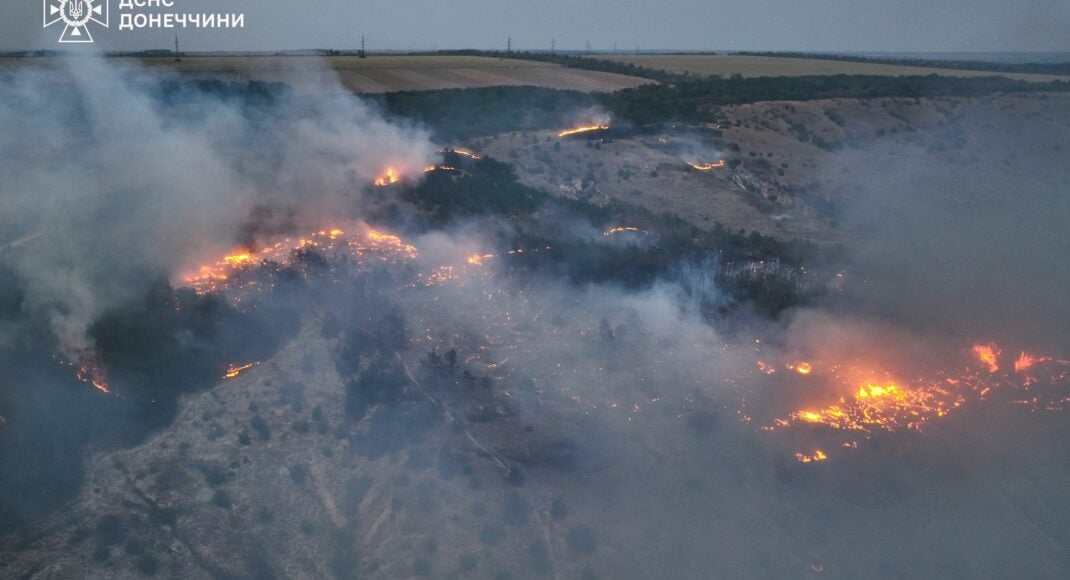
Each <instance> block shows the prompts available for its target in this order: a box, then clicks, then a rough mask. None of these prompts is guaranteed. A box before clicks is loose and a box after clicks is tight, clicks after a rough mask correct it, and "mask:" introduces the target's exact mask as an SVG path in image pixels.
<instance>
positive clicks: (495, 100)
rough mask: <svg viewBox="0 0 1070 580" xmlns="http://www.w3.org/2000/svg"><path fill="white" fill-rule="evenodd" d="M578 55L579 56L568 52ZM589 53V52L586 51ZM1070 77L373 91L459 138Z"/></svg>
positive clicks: (1059, 84)
mask: <svg viewBox="0 0 1070 580" xmlns="http://www.w3.org/2000/svg"><path fill="white" fill-rule="evenodd" d="M563 58H574V57H563ZM579 60H584V61H585V60H587V59H579ZM1067 91H1070V82H1067V81H1052V82H1043V83H1035V82H1026V81H1018V80H1012V79H1008V78H1006V77H1001V76H991V77H974V78H959V77H945V76H939V75H936V74H933V75H927V76H909V77H888V76H855V75H850V76H849V75H835V76H827V75H826V76H820V75H815V76H802V77H757V78H742V77H739V76H735V77H731V78H719V77H704V78H699V77H678V78H676V79H674V80H673V82H671V83H661V84H650V85H644V86H641V87H637V88H634V89H624V90H621V91H617V92H615V93H601V94H586V93H580V92H576V91H559V90H553V89H544V88H535V87H490V88H477V89H449V90H442V91H419V92H401V93H390V94H386V95H377V96H373V97H368V98H369V99H370V100H372V101H375V102H378V103H380V104H381V105H382V106H383V108H384V110H385V111H386V112H387V113H389V114H391V115H396V116H401V117H407V118H410V119H415V120H417V121H419V122H421V123H424V124H425V125H427V126H428V127H430V128H431V129H433V130H434V131H435V133H436V134H437V135H438V136H439V137H441V138H448V139H457V138H462V139H463V138H469V137H479V136H488V135H495V134H499V133H505V132H510V131H530V130H537V129H547V128H555V127H566V126H569V125H571V124H573V123H574V122H575V121H576V120H577V119H576V118H575V115H576V114H577V112H580V111H583V110H584V109H589V108H591V107H598V108H601V109H603V110H605V111H606V112H608V113H610V114H611V115H612V116H613V120H614V123H615V124H618V125H631V126H633V127H653V126H658V125H661V124H665V123H673V122H685V123H701V122H711V121H713V120H715V118H716V109H717V107H719V106H724V105H737V104H745V103H755V102H762V101H810V100H817V99H833V98H842V99H873V98H890V97H900V98H923V97H977V96H983V95H991V94H997V93H1037V92H1067Z"/></svg>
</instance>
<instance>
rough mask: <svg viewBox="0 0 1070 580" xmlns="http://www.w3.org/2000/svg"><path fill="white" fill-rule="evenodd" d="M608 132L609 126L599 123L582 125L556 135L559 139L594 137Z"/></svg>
mask: <svg viewBox="0 0 1070 580" xmlns="http://www.w3.org/2000/svg"><path fill="white" fill-rule="evenodd" d="M608 130H609V125H608V124H606V123H599V124H595V125H583V126H580V127H573V128H571V129H565V130H564V131H561V132H559V133H558V134H557V136H558V137H560V138H565V137H573V136H587V135H596V134H598V133H602V132H605V131H608Z"/></svg>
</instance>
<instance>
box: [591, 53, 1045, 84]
mask: <svg viewBox="0 0 1070 580" xmlns="http://www.w3.org/2000/svg"><path fill="white" fill-rule="evenodd" d="M598 58H599V59H602V60H609V61H613V62H619V63H624V64H634V65H636V66H641V67H646V68H651V69H660V70H665V71H669V72H674V73H689V74H693V75H700V76H709V75H721V76H731V75H737V74H738V75H742V76H744V77H792V76H807V75H841V74H842V75H879V76H913V75H931V74H939V75H945V76H954V77H984V76H1003V77H1007V78H1011V79H1016V80H1025V81H1032V82H1045V81H1052V80H1060V79H1066V77H1061V76H1056V75H1042V74H1024V73H1000V72H989V71H971V70H954V69H940V68H931V67H919V66H905V65H893V64H878V63H861V62H846V61H837V60H823V59H818V58H793V57H775V56H746V55H732V54H672V55H669V54H666V55H655V54H644V55H631V56H614V55H606V56H599V57H598Z"/></svg>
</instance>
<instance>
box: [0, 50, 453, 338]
mask: <svg viewBox="0 0 1070 580" xmlns="http://www.w3.org/2000/svg"><path fill="white" fill-rule="evenodd" d="M154 74H155V73H154ZM166 81H167V79H166V78H164V79H160V78H158V77H157V78H152V79H150V78H148V77H147V76H144V75H143V74H142V73H141V72H140V71H138V70H134V69H129V70H124V69H117V68H115V67H113V66H111V65H109V64H106V63H105V62H104V61H102V60H99V59H96V58H79V59H76V60H72V61H68V62H66V63H65V66H64V68H63V69H62V70H58V71H33V70H25V69H23V70H20V71H18V72H15V73H13V74H12V75H10V78H9V79H7V82H6V84H5V87H4V90H3V92H0V126H3V127H4V131H3V134H2V135H0V156H2V157H3V158H4V160H5V162H4V163H5V169H6V171H4V173H3V174H2V175H0V191H3V192H4V195H3V197H2V198H0V215H2V217H0V232H2V236H0V237H2V239H3V241H4V242H5V243H6V242H9V241H13V240H16V239H20V238H22V237H24V236H27V235H33V234H35V233H39V234H41V235H40V236H39V237H37V238H35V239H33V240H32V241H28V242H26V243H24V244H23V245H21V246H20V248H19V251H18V252H6V254H7V255H4V256H0V259H3V260H5V261H11V262H12V265H13V266H14V268H15V269H16V271H17V272H18V273H19V275H20V276H21V277H22V278H23V279H24V281H25V291H26V295H27V296H28V298H29V300H28V302H27V305H26V307H27V308H28V309H32V310H35V311H39V312H40V313H42V314H45V315H46V316H47V317H48V319H49V320H50V321H51V324H52V326H53V327H54V329H55V332H56V333H57V334H58V335H59V336H60V337H61V339H62V343H63V345H64V347H65V348H67V349H68V350H80V349H84V348H87V347H89V346H90V345H89V344H88V342H87V340H88V339H87V337H86V335H85V331H86V328H87V327H88V325H89V324H90V323H91V322H92V321H93V320H94V319H95V318H96V317H97V316H99V315H100V314H101V313H102V312H103V311H105V310H106V309H107V308H109V307H111V306H115V305H117V304H120V303H122V301H124V300H128V299H130V298H131V297H133V296H136V295H137V294H138V293H139V292H140V291H141V290H142V289H143V286H144V284H145V283H148V282H149V281H151V280H152V279H153V277H159V276H164V277H167V278H171V277H173V276H175V275H176V274H178V273H179V272H180V271H181V270H182V269H183V268H190V267H192V266H193V265H194V264H195V263H196V262H197V261H198V259H199V258H204V257H206V256H217V255H220V253H221V252H225V251H226V250H228V249H231V248H233V247H235V246H236V245H238V244H239V243H241V242H247V241H249V240H247V239H243V236H242V232H243V231H244V230H248V229H249V228H250V227H254V228H255V227H260V226H264V227H280V226H289V227H290V228H291V229H293V228H299V227H301V226H307V227H315V228H318V227H322V224H323V223H324V222H325V221H330V220H329V219H328V218H333V219H337V218H338V217H342V216H340V215H339V214H340V212H341V210H342V208H343V207H346V205H345V204H343V203H342V202H343V201H344V200H347V199H348V200H350V201H351V200H352V198H354V197H356V196H359V194H360V191H361V190H362V189H363V188H366V187H368V185H369V184H370V183H371V182H372V181H373V179H374V178H375V177H376V176H377V175H378V174H379V173H380V172H381V171H382V170H383V168H384V167H386V166H387V165H394V166H397V167H398V168H399V169H400V170H402V171H406V170H413V171H415V170H417V168H422V167H424V166H425V165H426V164H427V163H430V162H431V160H432V159H433V156H434V149H433V146H432V145H431V143H430V141H429V140H428V136H427V134H426V133H425V132H423V131H421V130H418V129H415V128H413V127H401V126H398V125H394V124H391V123H388V122H387V121H385V120H384V119H383V118H382V117H380V116H379V115H378V114H377V113H376V112H375V111H374V110H372V109H371V108H369V107H368V106H366V105H365V104H364V103H362V102H361V101H359V100H358V99H355V98H352V97H349V96H345V95H343V94H342V91H341V90H339V91H338V96H335V97H330V96H328V97H326V98H318V99H315V100H314V101H308V102H305V101H301V100H299V99H297V98H291V97H288V96H286V97H282V98H281V99H280V102H277V103H273V104H270V105H265V106H264V107H263V108H262V109H261V110H259V111H257V112H255V113H250V112H249V111H248V110H243V108H242V105H241V104H240V103H237V102H234V101H232V100H231V101H228V100H227V99H226V98H224V97H222V96H218V97H217V96H214V95H213V94H211V93H209V92H198V91H186V92H181V91H180V92H179V94H177V95H176V96H175V100H176V101H177V102H175V103H172V104H171V105H170V106H168V105H163V104H161V100H160V98H159V96H158V95H156V94H154V91H158V90H159V89H160V87H161V85H162V84H163V83H166ZM44 95H48V97H47V98H44V97H43V96H44ZM164 109H169V110H164ZM350 205H351V204H350ZM258 208H261V209H262V208H268V209H269V210H270V214H269V215H266V216H265V215H264V214H263V212H261V213H259V214H258V213H257V209H258ZM345 217H349V218H351V219H353V218H357V217H359V216H352V215H351V216H345ZM258 222H268V223H258ZM312 224H314V225H312Z"/></svg>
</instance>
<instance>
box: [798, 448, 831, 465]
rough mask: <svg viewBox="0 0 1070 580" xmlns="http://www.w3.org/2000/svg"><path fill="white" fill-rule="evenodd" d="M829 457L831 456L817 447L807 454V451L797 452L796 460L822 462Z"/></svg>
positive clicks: (800, 461)
mask: <svg viewBox="0 0 1070 580" xmlns="http://www.w3.org/2000/svg"><path fill="white" fill-rule="evenodd" d="M828 458H829V457H828V455H825V452H824V451H822V450H820V449H815V450H814V452H813V453H810V454H805V453H796V454H795V460H796V461H798V462H799V463H815V462H821V461H825V460H826V459H828Z"/></svg>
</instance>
